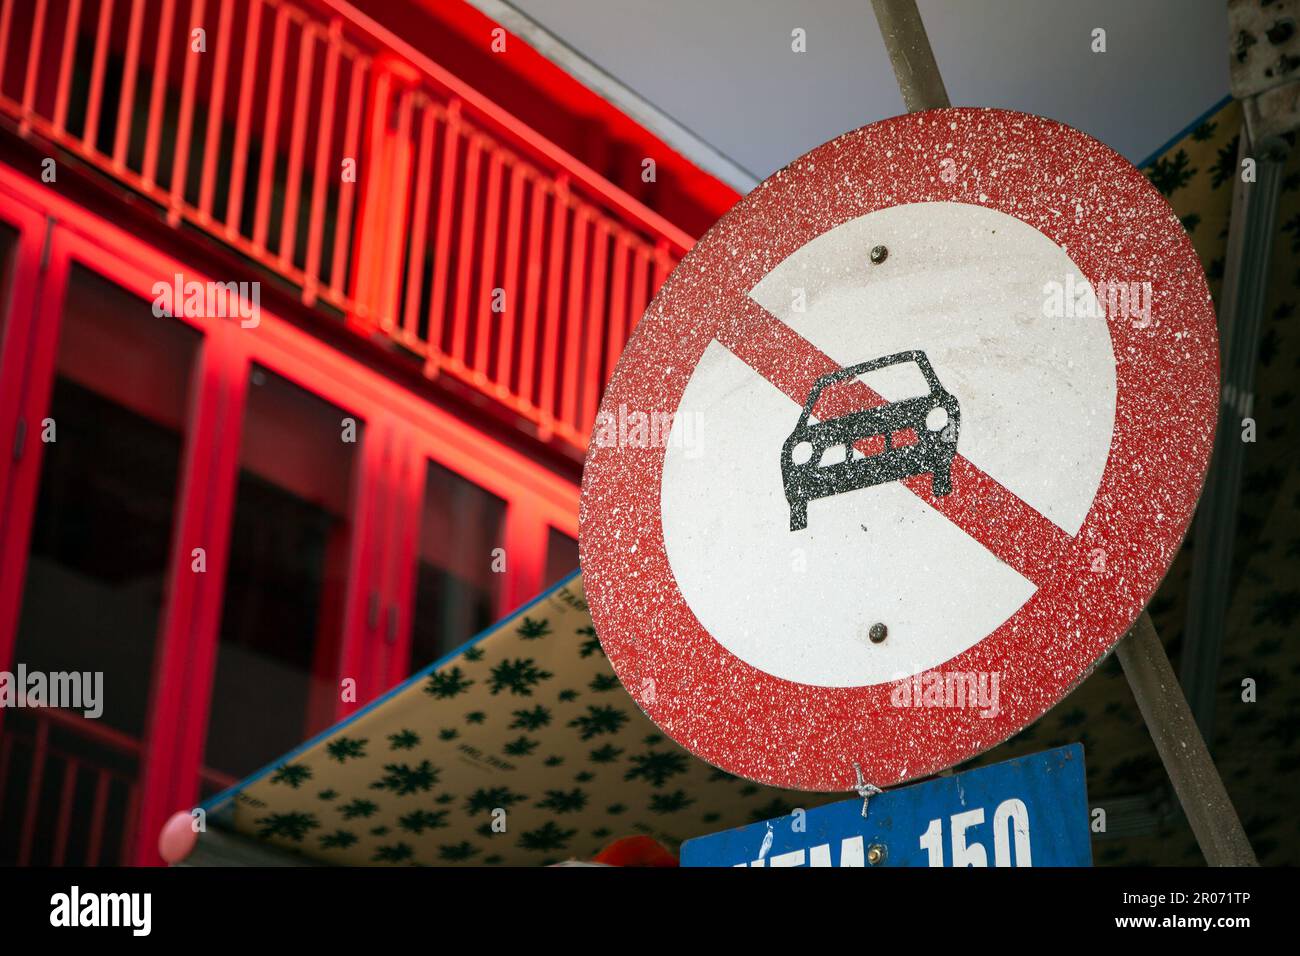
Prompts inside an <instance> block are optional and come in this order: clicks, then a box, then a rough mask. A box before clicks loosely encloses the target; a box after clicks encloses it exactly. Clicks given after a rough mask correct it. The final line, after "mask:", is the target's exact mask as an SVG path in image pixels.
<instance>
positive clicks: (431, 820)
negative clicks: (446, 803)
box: [397, 810, 448, 833]
mask: <svg viewBox="0 0 1300 956" xmlns="http://www.w3.org/2000/svg"><path fill="white" fill-rule="evenodd" d="M447 813H448V811H446V810H412V811H411V812H410V813H408V814H407V815H406V816H404V817H399V818H398V820H397V825H398V826H399V827H401V828H402V829H403V830H406V831H407V832H409V833H423V832H424V831H425V830H437V829H439V828H441V827H445V826H447Z"/></svg>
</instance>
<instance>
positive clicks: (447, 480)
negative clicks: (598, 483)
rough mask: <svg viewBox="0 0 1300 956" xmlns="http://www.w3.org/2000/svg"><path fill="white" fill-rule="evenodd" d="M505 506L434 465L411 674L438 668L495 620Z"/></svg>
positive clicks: (422, 546) (422, 539) (425, 518)
mask: <svg viewBox="0 0 1300 956" xmlns="http://www.w3.org/2000/svg"><path fill="white" fill-rule="evenodd" d="M505 514H506V503H505V502H504V501H502V500H501V499H500V498H497V497H496V496H494V495H491V494H489V493H488V492H486V491H484V490H483V489H482V488H480V487H479V486H478V485H475V484H473V483H472V482H469V481H466V480H465V479H464V478H461V477H460V476H459V475H457V474H455V473H454V472H451V471H448V470H447V469H446V468H443V467H442V466H441V465H436V464H434V463H432V462H430V463H429V469H428V474H427V477H426V479H425V485H424V516H423V519H422V521H421V524H420V554H419V567H418V568H417V569H416V595H415V620H414V628H413V632H412V635H411V662H410V663H411V668H410V669H411V671H412V672H415V671H417V670H419V669H420V668H422V667H425V666H426V665H428V664H431V663H433V662H434V661H435V660H437V659H438V658H440V657H442V656H443V655H445V654H446V653H447V652H448V651H450V650H452V649H453V648H455V647H457V646H458V645H460V644H462V643H464V642H465V641H467V640H469V639H470V638H471V637H473V636H474V635H475V634H477V633H478V632H479V631H481V630H483V629H484V628H485V627H487V626H488V625H489V624H491V623H492V621H493V620H494V619H495V617H496V609H497V596H498V593H499V591H498V588H499V585H500V581H501V578H502V577H503V575H501V574H497V573H494V572H493V570H492V562H493V555H492V550H493V549H494V548H498V547H500V546H501V534H502V527H503V525H504V523H505Z"/></svg>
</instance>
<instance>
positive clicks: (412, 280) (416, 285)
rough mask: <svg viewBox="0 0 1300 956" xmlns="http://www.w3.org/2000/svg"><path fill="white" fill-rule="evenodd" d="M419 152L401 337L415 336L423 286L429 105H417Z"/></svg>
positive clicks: (431, 120) (430, 154)
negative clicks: (419, 108) (418, 106)
mask: <svg viewBox="0 0 1300 956" xmlns="http://www.w3.org/2000/svg"><path fill="white" fill-rule="evenodd" d="M420 112H421V114H422V115H421V118H420V145H419V147H418V148H419V155H418V156H417V157H416V163H415V170H416V171H415V217H414V219H413V221H412V222H411V245H410V249H409V250H408V253H409V255H408V257H407V261H406V309H405V311H404V312H403V314H402V332H403V333H404V335H403V338H405V339H406V340H407V341H408V342H413V341H415V339H416V338H417V337H418V336H419V332H420V330H419V321H420V294H421V292H422V291H423V287H424V250H425V248H426V247H427V246H428V244H429V237H428V230H429V179H430V177H431V176H432V175H433V172H432V170H433V148H434V147H433V123H434V118H433V107H432V105H431V104H430V103H428V102H425V104H424V105H423V106H422V107H421V110H420Z"/></svg>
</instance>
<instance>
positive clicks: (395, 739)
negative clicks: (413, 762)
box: [388, 730, 420, 750]
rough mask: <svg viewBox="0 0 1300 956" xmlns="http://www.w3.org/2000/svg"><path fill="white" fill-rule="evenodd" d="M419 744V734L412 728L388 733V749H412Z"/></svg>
mask: <svg viewBox="0 0 1300 956" xmlns="http://www.w3.org/2000/svg"><path fill="white" fill-rule="evenodd" d="M419 745H420V735H419V734H417V733H416V732H415V731H414V730H402V731H400V732H398V733H395V734H389V735H388V749H389V750H414V749H415V748H416V747H418V746H419Z"/></svg>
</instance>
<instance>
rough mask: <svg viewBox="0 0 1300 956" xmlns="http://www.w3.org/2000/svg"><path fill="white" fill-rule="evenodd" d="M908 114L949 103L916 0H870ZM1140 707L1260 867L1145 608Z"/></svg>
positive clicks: (1203, 831) (1192, 804)
mask: <svg viewBox="0 0 1300 956" xmlns="http://www.w3.org/2000/svg"><path fill="white" fill-rule="evenodd" d="M871 4H872V6H873V7H874V8H875V12H876V19H877V21H878V22H879V23H880V32H881V35H882V36H883V37H884V41H885V49H886V50H887V51H888V52H889V60H890V63H891V64H893V67H894V76H895V77H897V79H898V88H899V90H900V91H901V92H902V94H903V102H904V103H905V104H906V106H907V110H908V112H909V113H915V112H918V111H920V110H927V109H942V108H944V107H947V106H949V105H950V103H949V101H948V92H947V90H945V89H944V85H943V79H942V77H941V76H940V74H939V66H938V64H937V63H936V62H935V59H934V51H933V50H932V49H931V48H930V40H929V38H928V37H927V36H926V33H925V24H923V23H922V22H921V14H920V12H919V11H918V10H917V8H916V0H871ZM1116 653H1117V654H1118V656H1119V661H1120V664H1121V666H1123V668H1124V676H1125V677H1127V678H1128V682H1129V687H1130V688H1132V690H1133V697H1134V698H1135V699H1136V700H1137V705H1138V710H1139V711H1140V712H1141V713H1142V719H1143V720H1144V721H1145V722H1146V725H1147V730H1148V731H1149V732H1150V733H1151V739H1152V740H1153V741H1154V742H1155V745H1156V752H1157V753H1159V754H1160V759H1161V761H1162V762H1163V763H1164V765H1165V772H1166V773H1167V774H1168V775H1169V780H1170V782H1171V783H1172V784H1173V786H1174V792H1175V793H1177V794H1178V800H1179V802H1180V803H1181V804H1182V807H1183V812H1184V813H1185V814H1186V815H1187V821H1188V823H1189V824H1190V825H1191V827H1192V833H1193V834H1195V836H1196V842H1197V844H1199V845H1200V848H1201V852H1202V853H1203V854H1204V855H1205V860H1206V862H1207V863H1209V864H1210V865H1211V866H1258V865H1259V864H1258V861H1257V860H1256V859H1255V852H1254V850H1252V849H1251V846H1250V842H1249V841H1248V840H1247V839H1246V832H1245V830H1244V829H1243V828H1242V826H1241V820H1240V818H1238V816H1237V811H1236V809H1235V808H1234V807H1233V805H1232V801H1231V799H1229V797H1228V792H1227V790H1226V789H1225V788H1224V786H1223V780H1222V778H1221V777H1220V776H1219V771H1218V769H1217V768H1216V767H1215V766H1214V761H1213V760H1211V759H1210V752H1209V750H1208V749H1207V748H1206V746H1205V740H1204V738H1202V736H1201V732H1200V730H1199V729H1198V728H1197V726H1196V721H1195V719H1194V718H1193V717H1192V711H1191V708H1190V707H1188V705H1187V698H1186V697H1184V696H1183V691H1182V688H1181V687H1180V686H1179V684H1178V679H1177V678H1176V677H1175V676H1174V670H1173V667H1172V666H1171V665H1170V663H1169V657H1168V656H1167V655H1166V654H1165V649H1164V646H1163V645H1162V644H1161V643H1160V638H1159V637H1158V636H1157V634H1156V629H1155V625H1154V624H1152V623H1151V617H1150V615H1149V614H1147V612H1146V611H1143V612H1142V614H1141V616H1140V617H1139V618H1138V620H1137V623H1136V624H1134V625H1133V627H1132V629H1131V630H1130V631H1129V632H1128V634H1126V635H1124V637H1123V638H1121V639H1120V642H1119V644H1118V645H1116Z"/></svg>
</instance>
